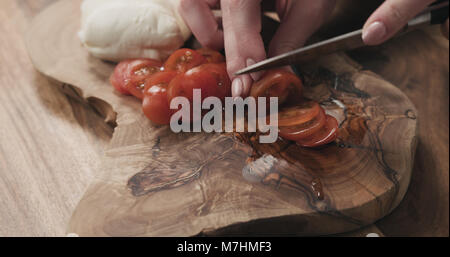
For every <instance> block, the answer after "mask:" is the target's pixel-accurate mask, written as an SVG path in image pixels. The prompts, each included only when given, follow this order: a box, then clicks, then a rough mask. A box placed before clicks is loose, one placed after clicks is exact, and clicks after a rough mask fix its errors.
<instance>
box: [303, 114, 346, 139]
mask: <svg viewBox="0 0 450 257" xmlns="http://www.w3.org/2000/svg"><path fill="white" fill-rule="evenodd" d="M326 120H327V122H326V124H325V126H324V127H323V128H322V129H321V130H319V131H318V132H316V133H314V134H313V135H311V137H309V138H306V139H302V140H299V141H297V144H299V145H300V146H303V147H319V146H322V145H326V144H329V143H331V142H333V141H334V140H336V138H337V136H338V129H339V124H338V122H337V120H336V119H335V118H334V117H332V116H329V115H327V119H326Z"/></svg>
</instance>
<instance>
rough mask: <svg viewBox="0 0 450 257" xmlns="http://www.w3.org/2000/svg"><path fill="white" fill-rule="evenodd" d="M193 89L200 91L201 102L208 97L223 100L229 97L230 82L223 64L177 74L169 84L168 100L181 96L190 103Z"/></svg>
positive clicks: (203, 66) (200, 67) (204, 66)
mask: <svg viewBox="0 0 450 257" xmlns="http://www.w3.org/2000/svg"><path fill="white" fill-rule="evenodd" d="M194 89H201V92H202V100H203V99H205V98H207V97H210V96H215V97H218V98H220V99H224V98H225V97H226V96H229V95H231V81H230V78H229V77H228V74H227V72H226V67H225V64H204V65H201V66H199V67H196V68H193V69H191V70H189V71H187V72H186V73H184V74H179V75H178V76H176V77H175V78H174V79H173V80H172V82H170V85H169V88H168V92H167V97H168V100H169V102H170V101H172V99H174V98H175V97H178V96H183V97H186V98H188V99H189V101H190V102H192V101H193V90H194Z"/></svg>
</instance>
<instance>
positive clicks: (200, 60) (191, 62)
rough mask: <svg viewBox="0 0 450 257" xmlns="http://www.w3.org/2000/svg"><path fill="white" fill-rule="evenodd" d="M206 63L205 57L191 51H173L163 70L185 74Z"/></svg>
mask: <svg viewBox="0 0 450 257" xmlns="http://www.w3.org/2000/svg"><path fill="white" fill-rule="evenodd" d="M204 63H206V59H205V57H203V55H201V54H200V53H198V52H197V51H195V50H192V49H186V48H184V49H180V50H177V51H175V52H174V53H173V54H172V55H171V56H170V57H169V59H167V61H166V63H165V64H164V69H165V70H170V71H177V72H186V71H188V70H190V69H192V68H194V67H197V66H200V65H202V64H204Z"/></svg>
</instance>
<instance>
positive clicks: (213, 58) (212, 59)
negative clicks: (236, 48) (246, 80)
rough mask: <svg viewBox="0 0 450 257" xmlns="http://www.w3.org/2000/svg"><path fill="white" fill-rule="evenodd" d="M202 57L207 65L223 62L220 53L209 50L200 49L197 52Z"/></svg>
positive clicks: (223, 58)
mask: <svg viewBox="0 0 450 257" xmlns="http://www.w3.org/2000/svg"><path fill="white" fill-rule="evenodd" d="M197 52H199V53H200V54H201V55H203V57H205V58H206V61H207V62H208V63H222V62H225V56H223V55H222V54H221V53H219V52H217V51H214V50H212V49H209V48H200V49H198V50H197Z"/></svg>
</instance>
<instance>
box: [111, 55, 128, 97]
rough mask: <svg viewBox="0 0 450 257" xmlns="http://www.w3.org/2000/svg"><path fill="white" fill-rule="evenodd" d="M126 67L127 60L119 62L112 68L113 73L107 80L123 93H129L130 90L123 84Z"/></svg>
mask: <svg viewBox="0 0 450 257" xmlns="http://www.w3.org/2000/svg"><path fill="white" fill-rule="evenodd" d="M127 69H128V62H121V63H119V64H118V65H117V66H116V68H115V69H114V73H113V74H111V77H110V78H109V82H110V83H111V84H112V85H113V86H114V88H115V89H116V90H117V91H118V92H119V93H121V94H123V95H131V94H130V91H128V89H127V88H126V85H125V81H126V78H125V74H126V71H127Z"/></svg>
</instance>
